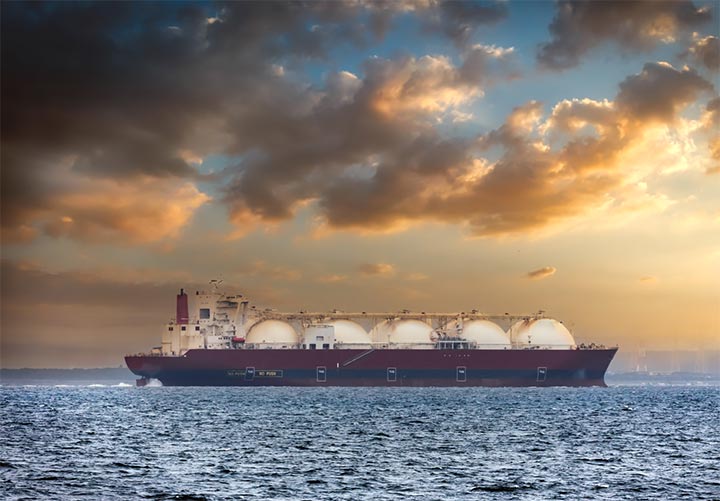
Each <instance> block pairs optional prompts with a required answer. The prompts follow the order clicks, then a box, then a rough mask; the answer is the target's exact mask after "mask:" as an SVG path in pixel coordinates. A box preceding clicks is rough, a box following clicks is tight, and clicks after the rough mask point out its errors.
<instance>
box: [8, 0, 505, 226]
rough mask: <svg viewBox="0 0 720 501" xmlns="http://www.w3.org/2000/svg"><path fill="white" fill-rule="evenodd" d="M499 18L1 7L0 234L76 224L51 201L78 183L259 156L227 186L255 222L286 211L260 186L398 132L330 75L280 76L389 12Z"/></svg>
mask: <svg viewBox="0 0 720 501" xmlns="http://www.w3.org/2000/svg"><path fill="white" fill-rule="evenodd" d="M458 9H460V10H461V11H462V12H460V11H459V10H458ZM503 10H504V7H502V5H500V4H494V3H478V4H472V5H466V6H463V7H459V6H457V5H445V3H444V2H431V3H424V2H404V3H400V2H387V3H375V2H367V3H363V2H307V3H305V2H230V3H217V4H208V3H200V4H189V3H180V4H176V3H133V2H104V3H80V2H73V3H70V2H54V3H21V2H17V3H9V2H6V3H3V5H2V79H3V80H2V102H3V107H2V164H3V171H2V176H3V179H2V181H3V182H2V213H3V220H2V225H3V229H4V230H7V231H8V232H7V233H6V236H7V235H12V234H22V235H31V234H32V231H31V230H32V228H31V227H32V226H33V225H35V226H37V224H38V221H40V222H41V223H43V224H45V223H48V220H49V219H53V218H55V219H57V218H58V217H65V216H67V217H70V218H72V216H75V215H80V213H82V212H83V211H79V212H80V213H77V214H61V213H60V212H59V211H60V210H61V209H64V210H65V209H66V207H65V208H63V207H62V204H60V203H59V202H58V200H59V199H63V200H65V199H67V198H68V196H74V195H76V194H77V192H78V190H81V189H82V190H86V189H88V187H87V186H86V185H85V184H83V183H84V182H85V180H86V179H87V178H90V179H92V178H96V179H113V180H123V179H128V180H132V179H137V178H145V179H147V178H151V179H154V180H155V181H153V182H154V183H156V184H162V185H163V187H162V188H161V189H160V191H165V192H170V191H172V190H175V191H178V190H179V189H180V188H179V187H178V186H179V185H178V182H179V181H178V179H188V180H190V181H193V180H196V179H198V178H200V177H202V176H201V175H200V174H199V173H198V172H197V170H196V165H195V164H193V163H192V159H193V158H196V157H198V156H204V155H206V154H209V153H225V154H230V155H247V154H248V153H250V152H258V155H256V157H255V158H257V159H261V158H263V157H268V155H270V156H272V158H266V159H265V160H256V161H255V163H256V165H258V166H264V167H262V168H261V167H255V168H253V167H247V166H243V167H242V169H241V172H242V174H241V175H238V176H237V177H236V178H235V180H234V181H233V183H234V184H233V187H231V188H230V192H232V193H235V192H239V193H241V195H242V196H243V198H244V199H246V200H245V201H243V202H242V203H241V204H249V205H250V206H252V207H253V210H255V211H256V212H257V213H258V214H261V215H262V216H263V217H267V218H283V217H287V216H288V214H289V212H288V207H286V206H285V205H286V204H285V203H284V202H283V200H282V198H283V196H284V194H283V193H273V190H271V189H270V188H269V187H268V184H267V183H264V182H263V181H262V180H261V179H259V178H260V177H263V176H265V175H266V176H267V179H268V180H270V181H272V180H274V179H277V178H278V177H284V178H285V177H286V176H287V175H288V174H289V173H294V174H291V177H292V175H294V176H295V177H303V176H305V175H306V173H307V171H308V169H310V167H311V166H312V165H318V164H320V165H323V166H328V165H329V164H339V163H343V162H354V161H357V160H358V159H359V158H360V157H364V156H366V155H367V154H368V152H370V151H372V150H374V149H376V148H380V149H382V148H384V147H387V146H388V145H389V144H391V143H392V142H393V141H394V140H395V139H397V135H398V134H399V131H397V130H390V128H389V127H387V126H384V125H383V124H382V123H380V122H379V121H377V120H375V121H372V120H370V119H369V118H367V117H358V118H354V116H353V113H354V112H355V111H356V110H357V108H358V107H360V106H362V103H363V96H362V95H361V96H357V99H358V102H359V104H356V105H354V104H352V103H349V102H348V101H352V100H354V99H355V97H356V96H354V94H353V92H352V90H353V89H352V88H347V86H348V85H350V86H352V82H347V81H342V78H339V79H338V78H337V75H331V76H330V77H328V82H327V85H326V87H325V88H321V89H313V88H312V87H310V86H308V84H307V83H305V82H303V78H302V77H300V78H297V75H293V72H294V71H296V70H297V71H298V75H301V74H302V65H303V64H304V62H305V61H308V60H324V59H325V58H327V56H328V52H329V50H330V49H334V48H336V47H338V46H340V45H342V44H352V45H354V46H359V47H367V46H369V45H371V44H372V43H373V42H374V41H376V40H378V39H379V38H382V37H383V36H384V34H385V31H386V30H387V29H389V27H390V26H391V24H392V20H393V17H394V16H395V15H396V14H398V13H400V12H412V13H413V15H415V16H417V17H418V18H419V19H421V20H422V19H428V20H429V19H432V20H439V21H438V22H439V23H440V25H441V26H444V27H446V28H447V30H445V31H448V30H449V29H450V27H452V26H461V27H462V29H461V30H460V31H462V33H463V34H464V35H463V36H465V35H467V34H469V33H471V32H472V31H473V30H474V28H475V27H476V26H478V25H479V24H482V23H485V22H489V21H496V20H498V19H499V18H500V17H502V11H503ZM461 18H462V19H461ZM453 33H454V35H453V36H456V35H457V36H459V31H457V30H455V31H453ZM388 64H389V63H388ZM399 64H402V63H399ZM382 66H383V63H377V64H373V63H372V62H370V63H368V84H367V85H366V86H365V87H366V90H365V91H364V92H366V96H365V97H364V99H365V103H367V102H368V100H369V99H372V98H373V96H371V95H369V93H372V88H373V81H376V80H378V79H380V80H382V78H383V73H384V72H385V73H387V72H388V71H392V69H391V68H390V69H388V68H383V67H382ZM285 72H288V73H289V75H290V76H288V75H285V74H284V73H285ZM426 73H427V72H426ZM420 76H424V75H420ZM333 78H335V80H336V81H335V82H333V81H332V79H333ZM453 78H459V77H457V76H456V77H453ZM476 83H477V82H474V83H473V82H469V81H468V82H465V84H464V85H473V84H476ZM408 85H409V87H408V89H407V93H408V95H412V94H413V92H415V93H416V94H417V93H418V92H419V91H418V88H419V89H420V90H423V87H422V86H423V81H422V78H421V79H420V80H419V81H417V82H409V83H408ZM447 85H452V83H448V84H447ZM458 85H460V84H458ZM343 86H345V87H343ZM418 86H419V87H418ZM440 87H442V85H440ZM321 94H322V99H321V102H319V103H318V102H315V101H314V99H315V98H316V97H317V96H320V95H321ZM343 100H345V101H346V102H344V103H343ZM309 109H312V110H313V113H312V116H308V110H309ZM298 116H302V118H297V117H298ZM340 123H350V125H348V126H346V127H345V128H344V129H343V130H342V132H344V133H347V135H345V136H343V135H342V134H340V133H339V132H338V133H334V134H332V132H333V128H334V127H335V126H337V124H340ZM328 132H330V134H329V135H328V136H329V137H328V138H324V136H325V134H326V133H328ZM296 142H300V143H301V145H299V146H297V147H294V146H291V145H292V144H295V143H296ZM331 142H334V143H335V145H334V146H333V145H329V144H328V143H331ZM289 144H290V145H289ZM344 146H347V147H348V148H347V150H348V152H347V153H346V154H344V155H342V156H340V157H338V158H334V159H332V160H327V154H326V153H325V151H326V150H327V149H328V148H330V149H334V150H336V151H339V150H341V149H342V148H343V147H344ZM278 147H279V148H278ZM274 151H277V152H278V153H277V154H275V153H269V152H274ZM251 156H252V155H251ZM279 164H282V165H283V166H284V167H283V168H282V169H278V168H275V167H274V166H275V165H279ZM240 178H242V186H241V187H238V186H237V185H238V183H239V181H238V180H239V179H240ZM81 181H82V182H81ZM80 185H82V186H80ZM283 190H289V191H290V192H291V193H290V194H291V196H292V197H296V198H297V197H302V196H304V192H305V191H306V190H305V189H304V188H303V187H302V186H292V183H290V184H289V185H288V186H285V187H281V188H280V191H281V192H282V191H283ZM154 191H157V190H154ZM277 197H280V198H281V200H276V201H274V200H273V199H274V198H277ZM233 210H234V209H233ZM185 220H187V218H185ZM48 224H49V223H48ZM48 224H45V227H56V226H57V225H50V226H48ZM20 230H22V231H20ZM115 233H117V234H118V235H122V233H123V231H122V227H121V226H118V231H116V232H115ZM53 234H58V233H57V232H53ZM64 234H68V233H64ZM70 234H71V235H72V234H77V233H70Z"/></svg>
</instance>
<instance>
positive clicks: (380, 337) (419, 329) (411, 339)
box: [370, 320, 434, 349]
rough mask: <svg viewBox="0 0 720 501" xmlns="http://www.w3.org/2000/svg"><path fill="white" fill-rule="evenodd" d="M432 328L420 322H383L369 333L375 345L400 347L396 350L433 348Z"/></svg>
mask: <svg viewBox="0 0 720 501" xmlns="http://www.w3.org/2000/svg"><path fill="white" fill-rule="evenodd" d="M433 333H434V330H433V328H432V327H431V326H430V325H428V324H426V323H425V322H423V321H421V320H384V321H382V322H380V323H379V324H377V325H376V326H375V327H374V328H373V329H372V330H371V331H370V338H371V339H372V340H373V341H374V342H376V343H383V344H395V345H402V346H398V348H413V349H424V348H426V349H432V348H434V344H433V343H434V340H433Z"/></svg>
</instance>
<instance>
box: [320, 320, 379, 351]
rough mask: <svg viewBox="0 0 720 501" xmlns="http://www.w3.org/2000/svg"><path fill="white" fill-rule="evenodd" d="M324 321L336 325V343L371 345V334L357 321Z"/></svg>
mask: <svg viewBox="0 0 720 501" xmlns="http://www.w3.org/2000/svg"><path fill="white" fill-rule="evenodd" d="M324 323H325V324H326V325H332V326H333V327H335V343H336V344H352V345H370V342H371V341H370V334H368V333H367V331H366V330H365V329H363V327H362V325H360V324H358V323H357V322H353V321H352V320H331V321H329V322H324Z"/></svg>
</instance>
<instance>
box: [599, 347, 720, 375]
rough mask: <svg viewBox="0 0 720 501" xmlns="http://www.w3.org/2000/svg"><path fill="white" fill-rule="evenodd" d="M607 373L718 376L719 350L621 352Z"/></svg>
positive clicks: (719, 369) (719, 368)
mask: <svg viewBox="0 0 720 501" xmlns="http://www.w3.org/2000/svg"><path fill="white" fill-rule="evenodd" d="M608 372H609V373H612V374H618V373H624V372H646V373H658V374H669V373H673V372H692V373H703V374H720V350H635V351H622V350H621V351H620V352H618V354H617V355H616V356H615V359H614V360H613V361H612V363H611V364H610V367H609V368H608Z"/></svg>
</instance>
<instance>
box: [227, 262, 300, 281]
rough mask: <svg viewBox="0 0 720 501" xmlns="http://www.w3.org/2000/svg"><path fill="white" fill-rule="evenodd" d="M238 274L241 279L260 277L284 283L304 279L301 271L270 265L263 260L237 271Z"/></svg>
mask: <svg viewBox="0 0 720 501" xmlns="http://www.w3.org/2000/svg"><path fill="white" fill-rule="evenodd" d="M236 273H237V275H239V276H241V277H247V276H260V277H265V278H269V279H271V280H283V281H297V280H300V279H301V278H302V277H303V274H302V272H301V271H300V270H296V269H293V268H289V267H287V266H275V265H269V264H268V263H267V262H265V261H263V260H262V259H259V260H256V261H254V262H252V263H251V264H250V265H249V266H245V267H241V268H239V269H237V270H236Z"/></svg>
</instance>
